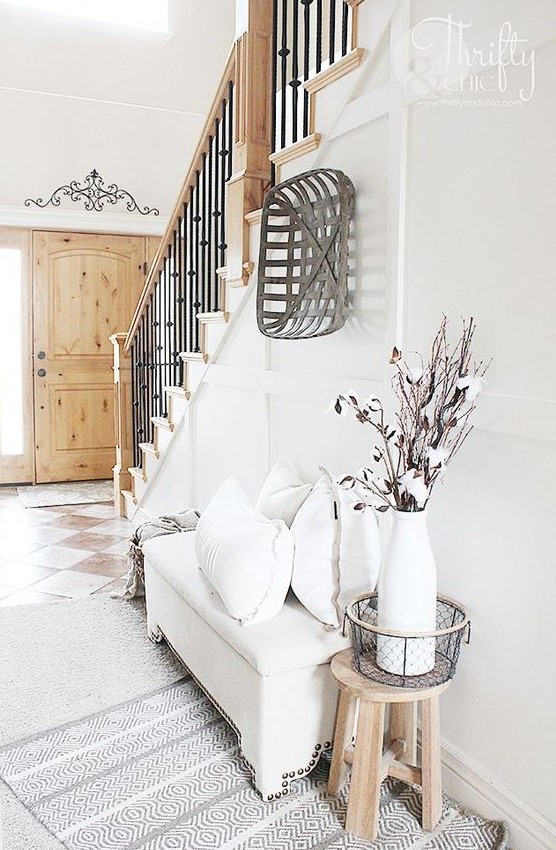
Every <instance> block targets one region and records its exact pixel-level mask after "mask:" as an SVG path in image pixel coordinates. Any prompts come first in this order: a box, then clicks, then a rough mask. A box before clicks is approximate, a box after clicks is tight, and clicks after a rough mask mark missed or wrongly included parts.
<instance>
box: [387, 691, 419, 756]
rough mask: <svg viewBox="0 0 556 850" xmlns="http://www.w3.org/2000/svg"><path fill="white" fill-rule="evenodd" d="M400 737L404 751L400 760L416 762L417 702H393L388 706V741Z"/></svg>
mask: <svg viewBox="0 0 556 850" xmlns="http://www.w3.org/2000/svg"><path fill="white" fill-rule="evenodd" d="M398 738H402V739H403V740H404V741H405V753H404V754H403V756H400V761H403V762H404V763H405V764H412V765H415V764H417V703H416V702H395V703H392V705H391V706H390V741H396V740H398Z"/></svg>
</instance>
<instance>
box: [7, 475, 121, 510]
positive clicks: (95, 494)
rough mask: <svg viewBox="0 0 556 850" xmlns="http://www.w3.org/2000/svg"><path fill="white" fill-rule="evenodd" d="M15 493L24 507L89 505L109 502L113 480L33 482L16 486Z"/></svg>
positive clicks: (111, 497)
mask: <svg viewBox="0 0 556 850" xmlns="http://www.w3.org/2000/svg"><path fill="white" fill-rule="evenodd" d="M17 495H18V496H19V498H20V499H21V501H22V502H23V504H24V505H25V507H26V508H48V507H52V506H53V505H89V504H95V503H96V502H111V501H112V500H113V499H114V482H113V481H112V480H109V481H70V482H69V483H67V484H66V483H64V484H35V485H29V486H27V487H18V488H17Z"/></svg>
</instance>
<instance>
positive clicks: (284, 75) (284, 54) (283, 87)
mask: <svg viewBox="0 0 556 850" xmlns="http://www.w3.org/2000/svg"><path fill="white" fill-rule="evenodd" d="M296 1H297V0H294V2H296ZM281 26H282V32H281V35H282V44H281V47H280V50H279V52H278V55H279V56H280V59H281V60H282V62H281V64H282V67H281V69H280V92H281V111H280V147H281V148H285V147H286V140H287V133H286V105H287V91H288V89H287V85H288V56H289V52H290V51H289V48H288V0H282V24H281Z"/></svg>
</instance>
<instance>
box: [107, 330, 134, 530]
mask: <svg viewBox="0 0 556 850" xmlns="http://www.w3.org/2000/svg"><path fill="white" fill-rule="evenodd" d="M126 336H127V334H125V333H119V334H112V336H111V337H110V342H111V343H112V345H113V346H114V367H113V368H114V418H115V434H116V464H115V466H114V467H113V470H112V471H113V473H114V505H115V506H116V510H117V511H118V513H119V515H120V516H125V504H124V497H123V496H122V490H129V489H131V475H130V474H129V472H128V469H129V467H130V466H133V439H132V432H133V417H132V397H131V358H130V356H129V353H126V351H125V349H124V344H125V340H126Z"/></svg>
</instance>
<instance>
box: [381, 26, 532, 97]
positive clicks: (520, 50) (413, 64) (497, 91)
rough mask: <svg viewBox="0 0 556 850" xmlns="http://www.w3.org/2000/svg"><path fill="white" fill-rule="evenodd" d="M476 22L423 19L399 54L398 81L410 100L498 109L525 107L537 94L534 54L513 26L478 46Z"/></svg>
mask: <svg viewBox="0 0 556 850" xmlns="http://www.w3.org/2000/svg"><path fill="white" fill-rule="evenodd" d="M473 36H474V33H473V22H472V21H459V20H457V19H455V18H454V17H453V15H451V14H449V15H447V16H446V17H431V18H423V19H422V20H420V21H418V22H417V23H416V24H415V25H414V26H413V27H412V28H411V30H409V32H407V33H406V35H405V36H404V38H402V39H401V40H400V42H399V43H398V46H397V50H396V52H395V57H394V62H395V68H396V72H397V75H398V78H399V79H400V80H401V82H402V83H403V85H404V88H405V90H406V94H407V95H409V96H410V97H411V98H426V97H429V98H436V99H438V98H449V97H450V96H453V95H466V96H467V95H469V94H471V95H473V96H475V97H478V98H482V99H484V98H491V99H492V100H493V101H495V102H496V104H497V105H510V104H511V105H523V104H525V103H528V102H529V101H530V100H531V98H532V97H533V95H534V93H535V85H536V66H535V51H534V50H530V49H527V44H528V39H526V38H520V37H519V35H518V33H517V32H516V31H515V30H514V27H513V26H512V24H511V23H510V21H504V22H503V23H502V24H501V25H500V27H499V29H498V31H497V32H496V33H495V34H494V37H491V38H489V39H488V41H487V42H486V44H485V43H482V42H479V43H475V44H474V43H473Z"/></svg>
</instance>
